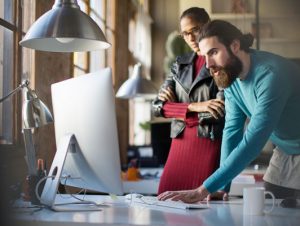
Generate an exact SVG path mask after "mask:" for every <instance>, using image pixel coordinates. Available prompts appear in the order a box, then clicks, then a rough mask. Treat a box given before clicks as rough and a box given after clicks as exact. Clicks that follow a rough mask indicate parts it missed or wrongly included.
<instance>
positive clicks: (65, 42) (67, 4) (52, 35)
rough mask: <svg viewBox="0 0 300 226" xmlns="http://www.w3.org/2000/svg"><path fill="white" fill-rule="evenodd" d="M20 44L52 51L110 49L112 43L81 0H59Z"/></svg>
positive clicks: (56, 0)
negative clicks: (82, 7) (83, 6)
mask: <svg viewBox="0 0 300 226" xmlns="http://www.w3.org/2000/svg"><path fill="white" fill-rule="evenodd" d="M20 45H21V46H24V47H27V48H31V49H36V50H42V51H49V52H81V51H92V50H99V49H106V48H108V47H110V45H111V44H110V43H108V42H107V41H106V38H105V36H104V34H103V32H102V30H101V29H100V27H99V26H98V25H97V24H96V23H95V21H94V20H93V19H92V18H90V17H89V16H88V15H87V14H85V13H84V12H82V11H81V10H80V7H79V5H78V3H77V0H55V3H54V5H53V7H52V9H51V10H50V11H48V12H46V13H45V14H44V15H42V16H41V17H40V18H38V20H37V21H35V22H34V23H33V25H32V26H31V27H30V29H29V30H28V32H27V33H26V35H25V37H24V39H23V40H21V41H20Z"/></svg>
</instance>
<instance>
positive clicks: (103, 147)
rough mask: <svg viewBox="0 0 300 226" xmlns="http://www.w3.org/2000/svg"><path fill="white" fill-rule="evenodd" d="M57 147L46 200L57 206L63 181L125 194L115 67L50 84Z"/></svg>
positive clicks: (72, 184)
mask: <svg viewBox="0 0 300 226" xmlns="http://www.w3.org/2000/svg"><path fill="white" fill-rule="evenodd" d="M51 93H52V102H53V112H54V126H55V139H56V144H57V151H56V155H55V157H54V160H53V163H52V165H51V168H50V171H49V174H48V176H49V177H48V178H47V180H46V183H45V186H44V189H43V192H42V195H41V203H42V204H45V205H47V206H53V205H54V202H55V197H56V193H57V189H58V185H59V182H61V183H62V184H66V185H69V186H74V187H78V188H82V189H88V190H92V191H98V192H104V193H113V194H123V187H122V181H121V166H120V155H119V143H118V135H117V123H116V114H115V95H114V92H113V85H112V75H111V69H110V68H105V69H103V70H100V71H97V72H94V73H90V74H86V75H82V76H79V77H76V78H72V79H68V80H65V81H62V82H58V83H55V84H53V85H52V86H51Z"/></svg>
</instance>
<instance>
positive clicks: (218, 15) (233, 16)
mask: <svg viewBox="0 0 300 226" xmlns="http://www.w3.org/2000/svg"><path fill="white" fill-rule="evenodd" d="M210 16H211V18H212V19H214V20H216V19H217V20H254V19H255V14H253V13H246V14H233V13H212V14H211V15H210Z"/></svg>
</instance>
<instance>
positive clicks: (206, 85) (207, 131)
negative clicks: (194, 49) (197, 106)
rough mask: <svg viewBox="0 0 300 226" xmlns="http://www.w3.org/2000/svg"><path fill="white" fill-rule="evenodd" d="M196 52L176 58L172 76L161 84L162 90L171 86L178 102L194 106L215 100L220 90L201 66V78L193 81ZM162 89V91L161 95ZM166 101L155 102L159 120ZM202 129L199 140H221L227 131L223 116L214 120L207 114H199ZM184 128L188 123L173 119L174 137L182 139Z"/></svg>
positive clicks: (156, 114)
mask: <svg viewBox="0 0 300 226" xmlns="http://www.w3.org/2000/svg"><path fill="white" fill-rule="evenodd" d="M195 57H196V54H195V53H190V54H187V55H184V56H180V57H177V59H176V62H175V63H174V64H173V65H172V67H171V73H170V74H169V76H168V77H167V78H166V80H165V81H164V83H163V84H162V86H161V88H160V90H161V89H162V88H166V87H169V88H171V89H172V91H173V92H174V93H175V94H176V97H177V102H179V103H192V102H202V101H207V100H209V99H215V98H216V95H217V93H218V91H219V90H218V87H217V86H216V85H215V82H214V80H213V79H212V77H211V76H210V74H209V71H208V70H207V69H206V67H202V68H201V70H200V75H198V76H197V77H196V79H195V80H194V81H193V72H194V63H193V62H194V59H195ZM160 90H159V92H160ZM163 104H164V102H163V101H161V100H159V99H158V98H156V99H155V100H154V101H153V102H152V111H153V114H154V116H156V117H164V114H163ZM198 117H199V126H198V137H207V138H210V139H212V140H214V139H218V138H221V137H222V131H223V128H224V121H225V120H224V117H220V118H219V119H215V118H213V117H212V115H211V114H210V113H208V112H201V113H198ZM184 128H185V122H184V121H181V120H177V119H173V120H172V123H171V138H176V137H178V136H180V134H181V132H182V131H183V130H184Z"/></svg>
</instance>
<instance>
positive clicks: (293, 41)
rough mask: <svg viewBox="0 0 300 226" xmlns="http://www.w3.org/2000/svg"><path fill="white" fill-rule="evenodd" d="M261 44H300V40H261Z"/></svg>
mask: <svg viewBox="0 0 300 226" xmlns="http://www.w3.org/2000/svg"><path fill="white" fill-rule="evenodd" d="M254 42H256V40H255V41H254ZM260 42H261V43H269V44H280V43H289V44H291V43H299V44H300V38H261V39H260Z"/></svg>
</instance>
